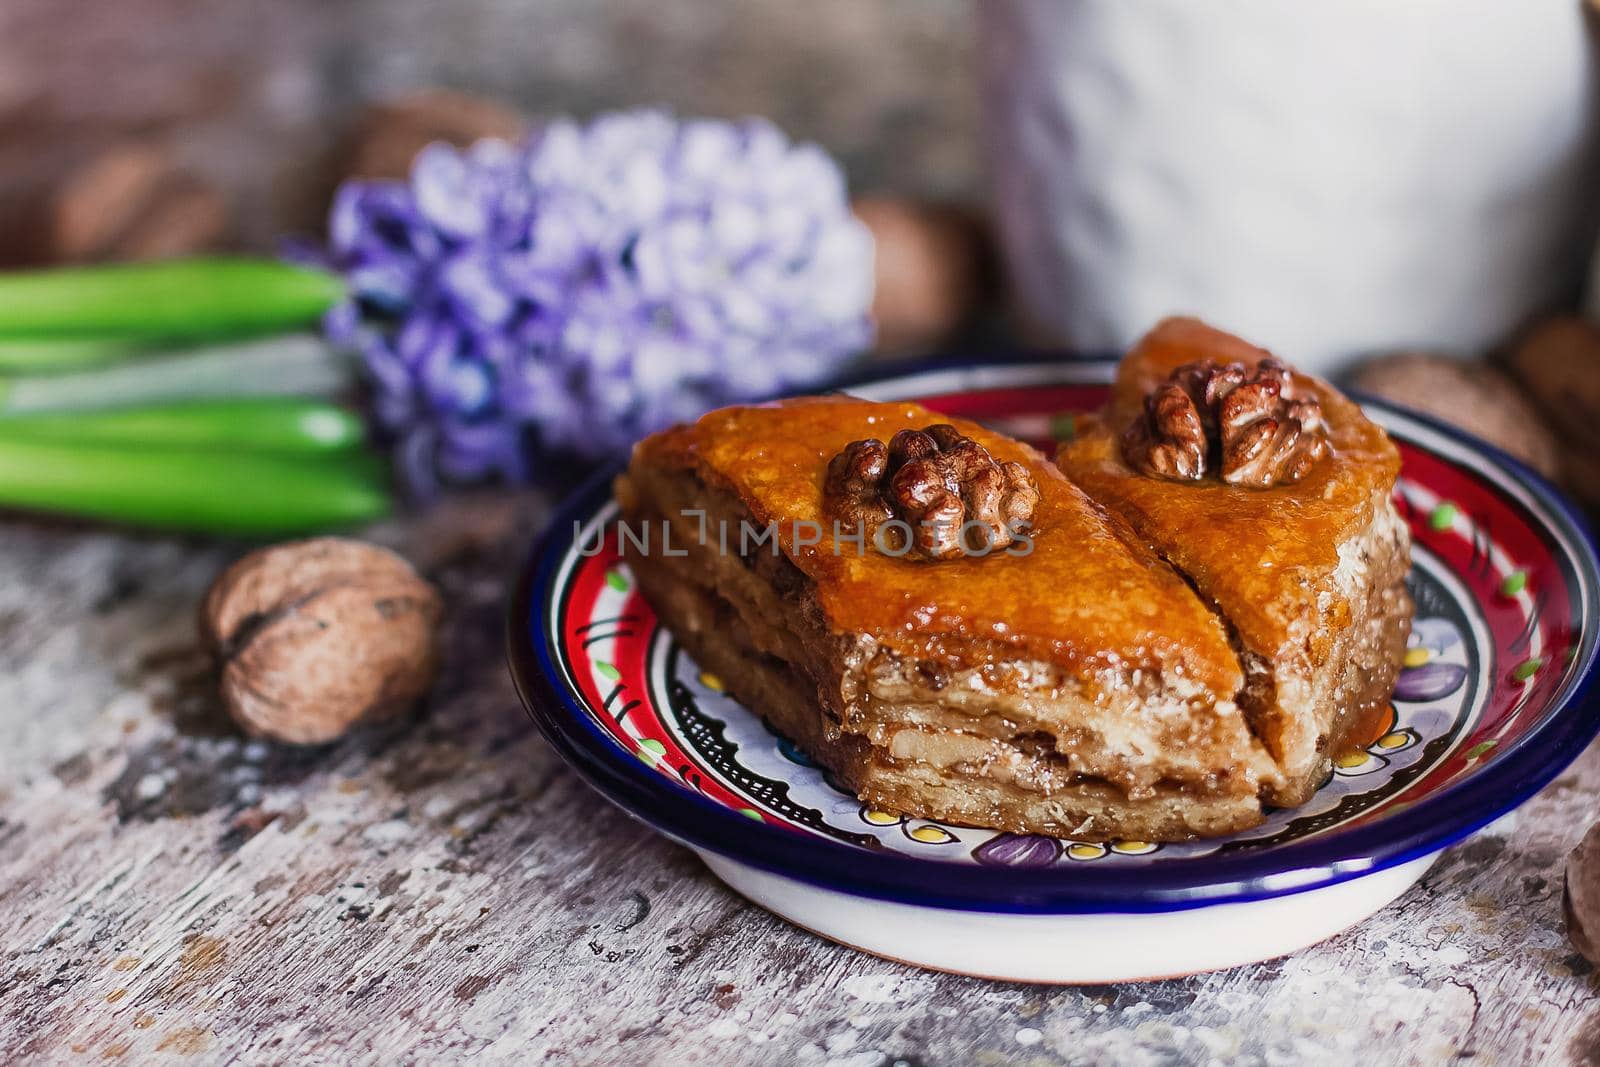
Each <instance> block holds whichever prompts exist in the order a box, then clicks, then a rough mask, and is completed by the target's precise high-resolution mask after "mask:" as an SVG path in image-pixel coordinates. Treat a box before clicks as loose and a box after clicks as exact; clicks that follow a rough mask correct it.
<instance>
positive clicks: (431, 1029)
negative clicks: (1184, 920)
mask: <svg viewBox="0 0 1600 1067" xmlns="http://www.w3.org/2000/svg"><path fill="white" fill-rule="evenodd" d="M542 510H543V508H542V505H541V503H540V502H539V501H538V500H533V499H522V500H516V501H507V500H500V501H498V502H495V501H488V500H484V499H476V500H463V501H458V502H456V503H455V504H454V505H452V506H450V507H447V508H445V509H444V510H442V511H440V512H436V513H435V514H434V515H433V516H431V517H430V518H429V519H428V520H426V521H425V522H422V523H413V524H395V525H394V526H392V527H390V528H388V529H386V530H384V531H381V536H382V537H383V538H384V539H386V540H388V541H389V542H390V543H393V544H396V545H398V546H400V547H402V548H403V549H404V550H406V551H407V552H408V553H410V554H411V555H412V557H413V558H414V559H417V560H418V561H419V562H420V563H421V564H422V565H423V566H424V567H425V568H426V569H427V570H428V572H429V573H430V574H431V575H432V576H433V577H434V579H435V580H436V581H438V582H439V583H440V585H441V586H442V587H443V588H444V590H445V592H446V595H447V597H448V599H449V601H450V604H451V616H450V619H449V622H448V666H447V669H446V672H445V676H444V678H443V680H442V682H441V684H440V686H439V688H438V692H437V694H436V696H435V698H434V699H433V700H432V702H431V706H430V707H428V708H427V709H425V710H424V711H423V712H421V713H419V714H418V715H416V716H414V717H412V718H410V719H406V720H403V721H400V722H396V723H391V724H387V725H378V726H373V727H368V728H366V729H364V730H362V731H360V732H359V733H357V734H355V735H352V736H351V737H349V738H347V739H346V740H344V741H343V742H341V743H339V744H336V745H333V746H330V747H327V748H324V749H316V750H309V751H294V750H290V749H286V748H280V747H275V746H272V745H267V744H262V743H259V742H251V741H247V740H245V739H243V738H241V737H240V736H238V735H237V734H236V733H235V732H233V731H232V730H231V728H230V727H229V725H228V724H227V722H226V720H225V719H223V718H222V717H221V715H220V713H219V711H218V709H217V706H216V703H215V701H214V699H213V697H212V696H211V691H210V688H209V681H208V678H207V674H206V664H205V662H204V660H203V658H202V657H201V656H199V654H198V653H197V650H196V647H195V642H194V637H193V621H192V619H193V612H194V605H195V601H196V599H197V597H198V595H199V593H200V592H201V591H202V590H203V589H204V588H205V586H206V584H207V583H208V582H209V580H210V579H211V577H212V576H213V575H214V574H215V573H216V571H217V570H218V569H219V568H220V567H221V566H222V565H223V564H224V563H225V562H226V561H227V560H228V559H229V558H230V556H231V555H232V554H233V553H234V552H236V551H237V548H233V549H230V548H227V547H222V546H217V545H214V544H209V543H206V542H202V541H182V540H176V539H153V538H134V537H128V536H122V535H117V534H111V533H106V532H101V531H95V530H89V529H84V528H76V527H69V526H45V525H34V524H24V523H18V522H5V523H3V524H0V1061H8V1062H15V1061H34V1062H47V1063H55V1062H62V1061H72V1060H84V1061H88V1060H95V1061H99V1060H117V1059H122V1060H123V1061H125V1062H135V1061H139V1062H143V1061H147V1060H154V1061H162V1060H166V1061H170V1062H179V1061H187V1062H217V1061H223V1060H227V1061H237V1062H244V1063H263V1064H267V1063H270V1064H279V1063H289V1062H296V1061H305V1062H313V1061H314V1062H327V1063H341V1064H345V1063H383V1064H399V1063H417V1062H436V1061H439V1060H441V1059H449V1058H452V1057H458V1056H467V1055H477V1056H480V1057H481V1058H482V1059H483V1061H485V1062H508V1063H509V1062H519V1063H520V1062H540V1061H550V1062H562V1063H598V1064H617V1063H674V1064H675V1063H708V1064H718V1065H721V1064H739V1063H760V1064H766V1063H799V1064H824V1063H828V1064H839V1065H859V1067H869V1065H878V1064H892V1063H908V1064H928V1065H932V1064H1002V1063H1007V1064H1008V1063H1037V1064H1056V1063H1117V1064H1167V1063H1188V1062H1196V1063H1210V1062H1218V1063H1259V1064H1288V1063H1305V1062H1318V1061H1329V1062H1339V1063H1370V1064H1379V1063H1382V1064H1389V1063H1429V1064H1431V1063H1440V1062H1448V1061H1451V1060H1453V1059H1455V1060H1461V1061H1466V1060H1469V1059H1470V1061H1471V1062H1473V1063H1484V1064H1487V1063H1493V1064H1503V1063H1540V1064H1544V1063H1556V1064H1560V1063H1578V1064H1596V1063H1600V1000H1597V999H1596V992H1597V991H1600V976H1597V975H1596V974H1595V973H1594V972H1593V971H1591V969H1590V968H1589V966H1588V965H1587V964H1586V963H1584V962H1583V960H1582V959H1581V958H1579V957H1578V956H1576V955H1575V954H1574V953H1573V951H1572V950H1571V948H1570V947H1569V946H1568V944H1567V941H1566V938H1565V936H1564V933H1563V928H1562V922H1561V877H1562V864H1563V861H1564V859H1565V855H1566V852H1567V850H1568V849H1570V848H1571V847H1572V845H1573V844H1574V843H1575V842H1576V840H1577V839H1578V837H1579V836H1580V835H1581V834H1582V832H1583V830H1584V828H1585V827H1586V826H1587V825H1588V824H1589V823H1590V822H1592V821H1593V820H1594V819H1595V818H1596V817H1597V816H1600V811H1597V810H1596V809H1597V798H1600V750H1593V751H1591V752H1590V753H1589V754H1588V755H1587V756H1586V757H1585V758H1584V759H1583V760H1582V761H1581V762H1580V763H1579V765H1578V766H1576V767H1574V768H1573V769H1572V770H1571V771H1569V772H1568V773H1566V774H1565V775H1564V776H1562V777H1561V778H1560V780H1558V781H1557V782H1556V783H1555V784H1554V785H1552V786H1551V787H1550V788H1549V789H1547V790H1545V792H1544V793H1543V794H1542V795H1541V796H1540V797H1538V798H1537V799H1536V800H1535V801H1533V802H1532V803H1531V804H1529V805H1528V806H1527V807H1526V808H1524V809H1523V810H1522V811H1521V812H1520V813H1519V814H1518V815H1516V816H1513V817H1511V818H1510V819H1507V820H1504V821H1502V822H1501V823H1499V824H1497V825H1496V826H1495V827H1492V828H1491V829H1490V830H1488V831H1485V832H1484V833H1482V834H1480V835H1478V836H1477V837H1476V838H1474V839H1473V840H1471V841H1469V842H1467V843H1465V844H1463V845H1461V846H1460V847H1457V848H1455V849H1452V850H1451V851H1450V852H1449V853H1448V854H1446V855H1445V857H1444V858H1443V859H1442V860H1441V861H1440V862H1439V864H1438V865H1437V866H1436V867H1435V868H1434V869H1433V871H1432V872H1431V873H1430V874H1429V875H1428V876H1427V878H1425V879H1424V880H1423V882H1422V883H1421V884H1420V885H1419V886H1417V887H1416V888H1415V889H1413V890H1412V891H1411V892H1409V893H1407V894H1406V895H1405V896H1404V897H1402V898H1401V899H1400V900H1399V901H1397V902H1396V903H1395V904H1394V905H1392V906H1391V907H1390V908H1389V909H1388V910H1387V911H1386V912H1384V913H1383V914H1381V915H1379V916H1377V917H1375V918H1374V919H1372V920H1371V921H1369V922H1367V923H1365V924H1364V925H1362V926H1360V927H1359V928H1357V929H1354V930H1351V931H1349V932H1347V933H1345V934H1343V935H1341V936H1339V937H1337V938H1335V939H1333V940H1332V941H1329V942H1327V943H1325V944H1323V945H1321V946H1319V947H1317V948H1314V949H1311V950H1309V951H1305V952H1301V953H1299V954H1297V955H1295V956H1292V957H1289V958H1287V959H1282V960H1278V961H1275V962H1271V963H1265V964H1260V965H1257V966H1251V967H1241V968H1237V969H1235V970H1232V971H1227V972H1223V973H1219V974H1212V975H1206V976H1200V977H1194V978H1188V979H1183V980H1177V981H1166V982H1158V983H1153V984H1148V985H1127V986H1107V987H1090V988H1049V987H1041V986H1023V985H1005V984H999V983H994V982H988V981H979V980H975V979H968V978H958V977H952V976H946V975H939V974H930V973H926V972H921V971H916V970H913V969H910V968H907V967H903V966H899V965H896V964H891V963H886V962H884V961H882V960H877V959H873V958H870V957H867V956H864V955H860V954H858V953H855V952H853V951H851V950H849V949H845V948H841V947H838V946H836V945H832V944H829V943H826V942H824V941H821V940H819V939H817V938H816V937H813V936H812V935H810V934H806V933H803V932H800V931H798V930H795V929H792V928H790V927H788V926H786V925H785V924H784V923H782V922H780V921H778V920H777V919H774V918H772V917H770V916H768V915H767V914H765V913H764V912H762V911H760V910H759V909H757V908H755V907H753V906H751V905H749V904H747V903H745V902H744V901H743V900H742V899H740V898H739V897H736V896H734V895H733V894H732V893H730V892H729V891H727V890H726V889H724V888H722V886H721V885H720V884H719V883H717V882H716V881H714V880H713V879H712V878H711V876H710V875H709V874H708V873H707V872H706V871H705V870H704V869H703V868H702V867H701V866H700V864H699V862H698V861H697V860H696V859H695V858H694V857H693V856H692V855H690V854H689V853H687V852H685V851H683V850H682V849H679V848H677V847H675V846H673V845H670V844H667V843H666V842H664V841H662V840H660V839H658V838H656V837H655V836H654V835H652V834H651V833H650V832H649V831H647V830H645V829H644V828H642V827H640V826H638V825H637V824H635V823H633V822H631V821H630V820H628V819H627V818H625V817H624V816H622V815H621V814H619V813H618V812H616V811H614V810H613V809H611V808H610V807H609V806H608V805H607V804H606V803H605V802H603V801H602V800H600V799H599V798H598V797H597V796H596V795H595V794H593V793H592V792H590V791H589V789H588V788H587V787H586V786H584V785H583V784H582V782H580V781H579V780H578V779H577V778H576V777H575V776H574V775H573V774H572V773H570V772H569V771H567V770H566V769H564V767H563V766H562V765H561V764H560V762H559V761H558V760H557V759H556V757H555V756H554V755H553V753H552V752H551V750H550V749H549V748H548V747H547V746H546V745H545V743H544V741H543V740H542V739H541V738H540V737H539V736H538V735H537V734H536V733H535V732H534V730H533V728H532V727H531V726H530V725H529V724H528V721H527V719H526V718H525V717H524V715H523V714H522V712H521V710H520V708H519V707H518V704H517V698H516V696H515V694H514V693H513V691H512V689H511V685H510V682H509V680H508V678H507V674H506V670H505V667H504V665H503V657H502V648H501V626H502V616H501V612H502V599H503V597H504V595H505V592H506V589H507V585H508V582H509V580H510V576H511V575H512V573H513V572H514V569H515V564H516V561H517V559H518V557H519V556H520V554H521V553H522V551H523V550H524V548H525V546H526V544H527V541H528V539H529V537H530V536H531V535H532V533H533V530H534V528H535V527H536V525H537V520H538V517H539V515H540V514H541V512H542ZM1110 950H1112V951H1114V947H1111V948H1110Z"/></svg>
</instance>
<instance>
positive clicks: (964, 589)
mask: <svg viewBox="0 0 1600 1067" xmlns="http://www.w3.org/2000/svg"><path fill="white" fill-rule="evenodd" d="M1124 473H1126V472H1125V471H1124ZM1130 477H1135V478H1137V479H1138V480H1139V481H1140V483H1141V484H1148V485H1150V486H1152V487H1157V488H1158V489H1160V490H1161V491H1165V492H1169V493H1172V494H1174V495H1177V494H1186V493H1192V492H1193V491H1194V490H1193V489H1192V487H1189V486H1180V485H1177V484H1174V483H1170V482H1157V481H1153V480H1149V479H1146V478H1144V476H1142V475H1130ZM1391 480H1392V476H1391ZM1308 484H1309V483H1308ZM616 491H617V499H618V500H619V501H620V503H621V505H622V509H623V513H624V521H625V522H627V523H628V524H629V525H630V527H631V528H632V529H633V530H635V531H636V532H637V533H643V534H645V535H646V536H647V537H648V538H649V540H647V541H643V540H640V539H639V538H624V539H623V544H624V551H625V553H626V555H627V558H628V561H629V564H630V566H631V567H632V569H633V572H634V574H635V575H636V576H637V578H638V580H639V583H640V586H641V588H642V589H643V591H644V593H645V594H646V595H647V596H648V597H649V599H650V601H651V603H652V604H653V606H654V607H655V609H656V612H657V614H658V615H659V617H660V618H661V620H662V621H663V622H664V623H665V624H666V625H667V626H668V627H670V628H671V630H672V632H673V633H674V634H675V635H676V636H677V638H678V639H679V640H680V641H681V642H682V644H683V645H684V647H685V648H686V649H687V650H688V651H689V653H690V654H691V655H693V656H694V657H695V659H696V660H697V661H698V662H699V663H700V665H701V666H702V667H704V668H705V669H707V670H709V671H712V672H714V673H715V674H717V675H718V676H720V677H721V678H722V680H723V682H724V683H725V684H726V686H727V688H728V689H729V691H731V692H732V693H733V694H734V695H736V696H737V697H738V698H739V699H740V700H741V701H742V702H743V703H744V704H745V705H746V706H748V707H749V708H751V709H753V710H754V711H756V712H757V713H759V714H760V715H762V716H763V717H764V718H765V719H766V720H767V722H768V723H769V724H770V725H771V726H772V727H773V728H774V729H776V730H777V731H779V732H781V733H783V734H785V735H787V736H788V737H789V738H791V739H792V740H794V741H795V742H797V743H798V744H799V745H800V746H801V747H803V748H804V749H805V750H806V751H807V752H808V753H810V755H811V756H812V757H813V758H815V759H816V760H817V761H818V762H819V763H821V764H823V765H824V766H826V767H827V768H829V769H830V770H831V771H832V772H833V774H834V775H835V776H836V778H837V779H838V780H840V781H841V782H843V783H845V784H846V785H848V787H849V788H851V789H853V790H855V791H856V792H857V793H858V794H859V795H860V797H861V798H862V799H863V800H864V801H866V802H868V803H870V804H873V805H875V806H878V807H882V808H887V809H890V810H895V811H901V812H906V813H908V814H911V815H915V816H920V817H926V818H933V819H940V820H945V821H949V822H953V823H960V824H966V825H972V826H983V827H995V828H1000V829H1005V830H1010V831H1014V832H1019V833H1041V834H1052V835H1057V836H1063V837H1072V838H1077V839H1086V840H1105V839H1115V838H1136V839H1141V840H1178V839H1184V838H1189V837H1195V836H1212V835H1218V834H1225V833H1229V832H1232V831H1236V830H1241V829H1244V828H1247V827H1250V826H1253V825H1256V824H1257V823H1259V822H1260V821H1261V820H1262V818H1263V813H1262V803H1261V797H1262V796H1263V795H1267V794H1271V795H1283V793H1284V790H1285V779H1284V777H1283V774H1282V773H1281V772H1280V770H1279V767H1278V765H1277V764H1276V763H1275V762H1274V759H1273V756H1274V754H1275V753H1274V752H1270V751H1269V749H1268V747H1267V746H1264V745H1263V744H1262V743H1261V741H1259V740H1258V739H1257V737H1256V736H1255V735H1254V734H1253V733H1252V732H1251V729H1250V723H1249V722H1248V721H1247V718H1246V716H1245V714H1244V711H1243V710H1242V709H1241V707H1240V705H1239V699H1238V695H1239V694H1240V693H1242V692H1248V691H1249V689H1248V686H1247V680H1246V677H1245V674H1244V672H1243V671H1242V670H1241V666H1240V661H1239V657H1238V656H1237V655H1236V653H1235V649H1234V647H1233V645H1232V644H1231V643H1230V634H1229V631H1228V629H1227V627H1226V626H1225V625H1224V623H1223V621H1222V619H1220V618H1219V617H1218V615H1217V614H1216V613H1215V612H1214V611H1213V609H1212V607H1211V606H1210V605H1209V604H1208V603H1207V602H1206V601H1204V600H1202V598H1201V597H1199V596H1197V595H1196V594H1195V592H1194V590H1193V589H1192V588H1191V587H1190V585H1189V584H1188V583H1187V581H1186V580H1185V579H1184V577H1183V576H1182V575H1180V574H1179V573H1178V572H1177V571H1175V570H1174V569H1173V568H1172V567H1171V566H1169V565H1168V564H1167V563H1166V562H1164V561H1163V560H1162V559H1161V558H1160V557H1159V556H1158V555H1157V554H1156V553H1155V552H1154V551H1152V550H1151V549H1150V548H1149V547H1147V545H1146V543H1145V541H1144V540H1143V539H1142V538H1141V537H1140V536H1139V535H1138V534H1136V533H1135V532H1134V530H1133V529H1131V528H1130V527H1129V525H1128V524H1127V523H1126V522H1125V521H1124V520H1123V519H1122V518H1121V517H1119V516H1118V515H1116V514H1114V513H1109V512H1107V511H1106V510H1105V509H1103V508H1101V507H1100V506H1099V505H1097V504H1096V503H1095V502H1094V501H1092V500H1090V499H1089V497H1088V496H1086V495H1085V494H1084V492H1083V491H1082V490H1080V489H1079V488H1078V487H1077V486H1075V485H1074V484H1073V483H1072V482H1071V481H1069V480H1068V479H1067V478H1066V477H1065V476H1064V475H1063V474H1062V473H1061V472H1060V471H1059V470H1058V469H1057V468H1056V467H1055V466H1054V465H1052V464H1051V463H1049V462H1047V461H1046V460H1045V459H1044V458H1043V457H1041V456H1040V455H1039V454H1038V453H1037V452H1035V451H1034V450H1032V449H1031V448H1029V447H1027V446H1026V445H1024V444H1021V443H1019V442H1017V441H1014V440H1011V439H1009V438H1006V437H1004V436H1002V435H1000V434H996V433H994V432H991V431H989V430H986V429H984V428H983V427H980V426H978V425H976V424H974V423H970V422H964V421H961V420H945V419H943V418H941V417H940V416H938V415H936V414H934V413H933V412H930V411H928V410H926V409H924V408H922V407H919V406H917V405H915V404H908V403H872V402H868V401H864V400H857V399H852V398H822V399H801V400H790V401H784V402H780V403H776V404H770V405H763V406H755V407H738V408H728V409H724V410H721V411H716V412H713V413H711V414H709V415H707V416H705V417H704V418H702V419H701V420H700V421H699V422H697V423H694V424H693V425H688V426H680V427H677V428H674V429H671V430H668V431H665V432H663V433H660V434H657V435H655V436H653V437H651V438H649V439H647V440H646V441H644V442H642V443H641V444H640V445H639V446H638V447H637V448H636V449H635V451H634V454H633V459H632V463H631V464H630V466H629V468H628V470H627V472H626V473H625V474H624V475H623V476H621V477H620V478H619V479H618V481H617V486H616ZM663 526H665V528H667V529H669V530H670V535H669V536H668V537H667V538H666V539H663V538H662V536H661V531H662V529H663ZM1195 533H1196V535H1197V536H1200V537H1203V538H1211V537H1213V536H1215V535H1214V534H1213V533H1212V532H1211V531H1207V530H1204V529H1200V530H1197V531H1195ZM1219 543H1220V542H1219ZM1330 596H1332V592H1331V591H1330ZM1330 610H1331V608H1330ZM1352 610H1357V609H1356V608H1355V607H1354V605H1353V606H1352ZM1297 632H1298V631H1297ZM1307 639H1308V640H1312V639H1314V635H1311V636H1308V638H1307ZM1334 644H1335V645H1339V641H1338V639H1334ZM1339 647H1340V648H1343V647H1344V646H1343V645H1339ZM1329 654H1330V655H1331V654H1332V650H1330V652H1329ZM1351 654H1353V652H1352V653H1351ZM1273 736H1274V737H1277V738H1279V739H1280V741H1281V738H1282V737H1283V736H1288V735H1287V734H1285V733H1284V731H1281V730H1280V731H1278V732H1277V733H1276V734H1274V735H1273ZM1295 736H1298V735H1295Z"/></svg>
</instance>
